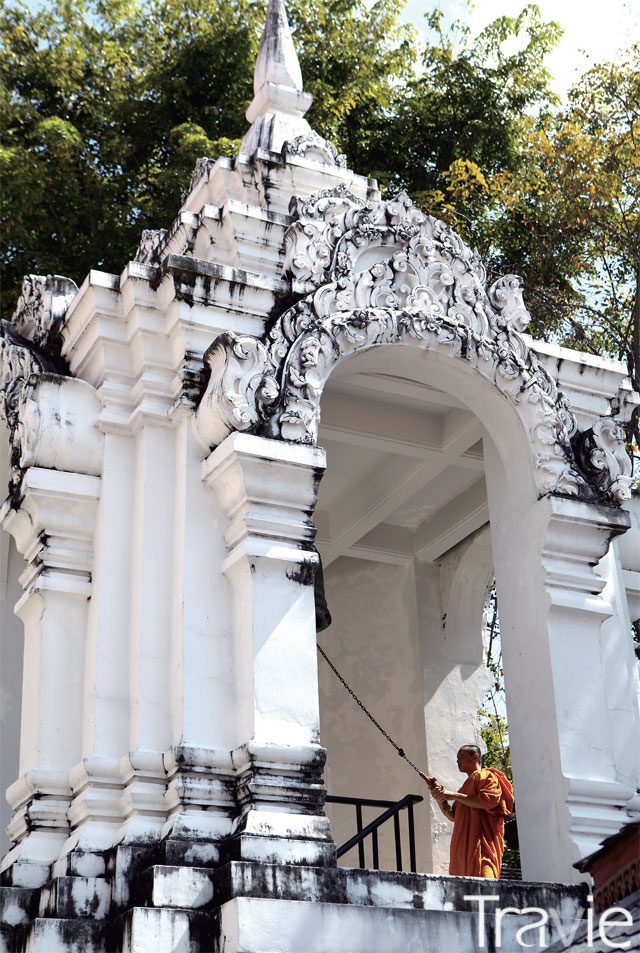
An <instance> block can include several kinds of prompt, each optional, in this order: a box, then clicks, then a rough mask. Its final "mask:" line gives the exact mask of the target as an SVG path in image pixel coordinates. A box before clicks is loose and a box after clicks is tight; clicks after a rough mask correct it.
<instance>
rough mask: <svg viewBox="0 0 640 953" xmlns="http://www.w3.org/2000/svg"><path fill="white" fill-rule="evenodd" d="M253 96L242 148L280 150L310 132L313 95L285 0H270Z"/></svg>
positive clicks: (249, 152) (254, 79)
mask: <svg viewBox="0 0 640 953" xmlns="http://www.w3.org/2000/svg"><path fill="white" fill-rule="evenodd" d="M253 89H254V97H253V101H252V103H251V105H250V106H249V108H248V110H247V119H248V120H249V122H250V123H252V126H251V129H250V130H249V131H248V132H247V134H246V136H245V137H244V139H243V141H242V149H241V151H242V152H243V153H245V155H253V154H254V153H255V151H256V149H267V150H271V151H274V152H279V151H280V149H281V148H282V146H283V144H284V143H285V142H287V141H291V140H293V139H295V138H296V137H298V136H306V135H308V134H309V133H310V132H311V127H310V126H309V123H308V122H307V121H306V119H305V118H304V114H305V113H306V112H307V110H308V109H309V106H310V105H311V102H312V97H311V96H310V95H309V93H305V92H304V91H303V88H302V73H301V71H300V63H299V62H298V57H297V55H296V51H295V48H294V45H293V40H292V38H291V31H290V29H289V22H288V20H287V13H286V10H285V7H284V0H269V9H268V11H267V22H266V24H265V28H264V33H263V34H262V40H261V41H260V49H259V50H258V57H257V59H256V67H255V73H254V77H253Z"/></svg>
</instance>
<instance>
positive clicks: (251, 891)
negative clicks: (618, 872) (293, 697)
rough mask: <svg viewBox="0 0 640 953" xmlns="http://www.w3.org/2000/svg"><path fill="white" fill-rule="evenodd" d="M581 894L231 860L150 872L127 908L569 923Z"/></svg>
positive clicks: (553, 887)
mask: <svg viewBox="0 0 640 953" xmlns="http://www.w3.org/2000/svg"><path fill="white" fill-rule="evenodd" d="M586 895H587V891H586V888H585V887H584V886H583V885H573V886H572V885H567V884H550V883H529V882H525V881H519V880H498V881H496V880H480V879H477V878H475V877H446V876H437V875H433V874H411V873H396V872H394V871H373V870H359V869H348V868H340V867H338V868H335V867H334V868H317V867H297V866H294V865H275V864H273V865H272V864H256V863H251V862H248V861H244V862H243V861H231V862H230V863H228V864H225V865H224V866H222V867H219V868H204V867H172V866H168V865H155V866H153V867H150V868H148V869H147V870H146V871H144V872H143V873H142V874H141V875H139V877H138V878H137V883H136V887H135V890H134V892H133V897H132V901H133V902H132V906H150V907H163V906H166V907H176V908H178V907H180V908H184V909H202V908H206V907H208V906H216V907H218V906H220V905H221V904H223V903H225V902H227V901H228V900H231V899H233V898H234V897H256V898H269V899H275V900H306V901H308V900H311V901H317V902H326V903H338V904H350V905H354V906H377V907H385V908H389V909H408V910H415V909H419V910H440V911H443V910H444V911H448V910H454V911H455V910H457V911H461V912H468V911H469V910H471V909H476V910H478V911H479V910H480V907H481V905H483V906H484V907H486V909H487V910H490V909H492V907H497V906H500V907H502V908H505V907H515V908H517V909H519V910H522V909H524V908H525V907H541V908H544V909H547V910H551V909H553V910H555V911H556V912H557V915H558V916H559V917H560V918H561V919H563V918H569V919H573V918H575V917H580V916H582V914H583V911H584V910H585V907H586ZM468 897H472V898H480V897H485V898H487V897H497V898H498V900H495V901H489V900H485V901H484V903H482V901H480V900H479V899H475V900H471V901H470V900H468V899H466V898H468Z"/></svg>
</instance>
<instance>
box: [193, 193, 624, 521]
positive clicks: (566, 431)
mask: <svg viewBox="0 0 640 953" xmlns="http://www.w3.org/2000/svg"><path fill="white" fill-rule="evenodd" d="M290 211H291V213H292V215H293V216H294V218H295V221H294V222H293V224H292V225H291V226H290V227H289V229H288V231H287V233H286V234H285V258H284V273H285V276H286V277H288V278H289V279H290V281H291V286H292V290H293V291H294V292H295V293H297V294H299V295H300V299H299V300H298V301H297V302H296V303H295V304H294V305H293V306H292V307H290V308H288V310H286V311H285V312H284V313H283V314H282V315H281V317H280V318H279V319H278V320H277V321H276V323H275V325H274V326H273V328H272V329H271V330H270V332H269V333H268V334H266V335H265V336H264V337H263V338H261V339H258V338H253V337H250V336H247V335H244V336H239V335H234V334H231V333H225V334H224V335H221V336H220V337H218V338H217V339H216V341H214V343H213V344H212V345H211V347H210V348H209V350H208V351H207V353H206V354H205V362H206V364H207V365H208V369H209V371H210V377H209V383H208V386H207V387H206V389H205V392H204V394H203V397H202V399H201V402H200V406H199V408H198V411H197V423H196V426H197V429H198V432H199V435H200V438H201V440H202V442H203V443H204V444H206V445H207V446H210V447H212V446H216V445H217V444H218V443H220V442H221V441H222V440H223V439H224V438H225V437H226V436H227V434H228V433H230V432H231V430H233V429H235V430H248V431H251V432H253V433H256V434H261V435H264V436H270V437H275V438H279V439H283V440H290V441H295V442H300V443H311V444H313V443H315V442H316V439H317V431H318V423H319V418H320V398H321V395H322V391H323V388H324V384H325V382H326V380H327V378H328V377H329V374H330V373H331V371H332V369H333V367H334V366H335V364H336V363H337V362H338V361H340V360H342V359H343V358H345V357H347V356H349V355H350V354H354V353H356V352H358V351H361V350H365V349H367V348H371V347H377V346H381V345H385V344H401V345H412V346H418V347H423V348H426V349H429V350H431V351H438V352H444V353H447V354H450V355H452V356H456V357H458V358H461V359H463V360H465V361H466V362H467V363H469V364H471V365H472V366H473V367H474V368H475V369H476V370H477V371H478V372H479V373H480V374H481V375H482V376H483V377H485V378H486V379H488V380H489V381H491V382H492V383H493V384H494V385H495V386H497V387H498V388H499V389H500V390H501V391H502V392H503V393H505V394H506V395H507V396H508V397H509V399H510V400H511V402H512V403H513V404H514V405H515V407H516V410H517V412H518V413H519V415H520V417H521V418H522V420H523V423H524V425H525V427H526V428H527V431H528V432H529V433H530V435H531V443H532V447H533V452H534V454H535V464H536V475H537V480H538V486H539V489H540V491H541V493H548V492H554V493H562V494H567V495H582V496H589V495H590V494H593V489H592V483H591V481H592V474H593V468H594V467H595V468H597V467H598V466H599V462H598V463H595V462H593V460H592V462H591V463H590V466H591V469H589V470H585V469H583V464H582V457H581V458H580V460H579V461H578V460H577V459H576V457H575V456H574V452H573V448H572V443H571V441H572V440H573V439H574V438H575V437H576V435H577V424H576V419H575V417H574V415H573V413H572V411H571V408H570V406H569V403H568V401H567V400H566V398H565V397H564V395H563V394H562V393H561V392H560V391H559V390H558V389H557V387H556V383H555V381H554V380H553V379H552V377H551V376H550V375H549V373H548V372H547V370H546V369H545V368H544V367H543V366H542V364H541V363H540V362H539V361H538V359H537V356H536V354H535V353H534V352H533V351H532V349H531V348H530V347H529V344H528V343H527V340H526V339H525V338H524V337H523V335H522V331H523V330H524V328H525V327H526V326H527V323H528V321H529V319H530V315H529V313H528V311H527V309H526V307H525V305H524V301H523V297H522V289H521V282H520V279H519V278H517V277H516V276H515V275H507V276H505V277H503V278H500V279H499V280H498V281H496V282H494V283H493V284H492V285H491V286H490V287H489V288H488V289H487V288H486V273H485V269H484V266H483V264H482V262H481V260H480V258H479V256H478V254H477V252H474V251H472V250H471V249H469V248H468V247H467V246H466V245H465V244H464V242H463V241H462V240H461V239H460V237H459V236H458V235H456V233H455V232H453V231H452V230H451V229H450V228H449V227H448V226H447V225H445V224H444V223H443V222H441V221H438V220H437V219H435V218H432V217H431V216H427V215H424V214H423V213H422V212H421V211H420V210H419V209H418V208H416V207H415V205H413V203H412V202H411V200H410V199H409V198H408V196H407V195H405V194H404V193H401V194H400V195H398V196H397V197H396V198H395V199H393V200H391V201H384V202H383V201H381V200H380V199H379V197H378V196H377V194H374V196H373V198H372V200H371V201H369V202H363V201H362V200H361V199H359V198H357V197H356V196H355V195H353V194H352V193H350V192H349V190H348V189H346V188H345V187H344V186H340V187H338V188H335V189H330V190H325V191H322V192H320V193H317V194H316V195H314V196H311V197H310V198H305V199H300V198H297V199H294V200H292V204H291V207H290ZM601 430H602V432H603V433H604V431H606V430H607V427H605V426H604V425H603V427H602V428H601ZM594 439H595V438H594ZM597 439H598V440H600V442H601V443H602V442H603V441H604V437H603V436H602V435H600V436H599V437H598V438H597ZM598 449H599V450H602V456H601V457H599V458H598V461H602V467H603V468H604V470H605V471H606V472H607V473H609V474H611V473H612V471H611V470H610V469H609V468H610V467H611V466H614V467H616V468H618V469H617V470H616V475H615V476H610V477H608V478H606V479H605V478H604V477H603V478H600V479H599V482H598V483H597V486H596V492H597V493H599V494H604V496H605V497H606V498H607V499H611V500H612V501H614V502H620V500H621V499H624V498H626V497H625V494H627V495H628V493H629V485H630V475H629V473H628V472H627V469H625V467H626V464H625V462H624V459H623V456H622V454H621V453H620V452H619V447H618V449H617V450H613V449H611V447H609V450H608V451H607V452H605V450H604V449H603V448H602V447H600V445H599V446H598ZM607 453H608V455H607ZM627 459H628V458H627ZM618 471H619V472H618ZM607 481H608V482H607Z"/></svg>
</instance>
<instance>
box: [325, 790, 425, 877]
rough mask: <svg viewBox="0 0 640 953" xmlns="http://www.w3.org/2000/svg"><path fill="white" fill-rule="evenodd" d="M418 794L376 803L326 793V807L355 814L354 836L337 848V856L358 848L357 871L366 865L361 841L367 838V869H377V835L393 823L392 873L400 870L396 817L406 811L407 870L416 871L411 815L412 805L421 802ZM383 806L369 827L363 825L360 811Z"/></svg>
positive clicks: (399, 836) (363, 842)
mask: <svg viewBox="0 0 640 953" xmlns="http://www.w3.org/2000/svg"><path fill="white" fill-rule="evenodd" d="M422 800H423V798H422V797H420V795H419V794H407V795H406V796H405V797H403V798H402V799H401V800H400V801H379V800H375V799H372V798H366V797H339V796H337V795H331V794H328V795H327V797H326V801H327V803H329V804H349V805H351V806H352V807H354V808H355V811H356V833H355V834H354V836H353V837H351V838H350V839H349V840H348V841H345V843H344V844H342V846H341V847H338V857H342V855H343V854H346V853H347V852H348V851H350V850H351V849H352V848H354V847H357V848H358V864H359V866H360V867H361V868H363V869H364V868H366V867H367V866H368V865H367V863H366V861H365V840H366V839H367V838H368V837H370V838H371V859H372V863H371V866H370V868H369V869H372V870H380V843H379V838H378V832H379V830H380V828H381V827H382V826H383V824H386V823H387V822H388V821H393V832H394V838H395V851H396V870H400V871H401V870H403V869H404V868H403V866H402V831H401V823H400V815H401V813H402V812H403V811H406V821H407V841H408V846H409V869H410V870H411V871H413V873H415V872H416V836H415V820H414V816H413V806H414V804H418V803H419V802H420V801H422ZM372 807H377V808H380V807H383V808H386V810H385V811H384V812H383V813H382V814H380V815H379V816H378V817H376V818H375V819H374V820H373V821H371V822H370V823H369V824H367V825H364V819H363V808H372Z"/></svg>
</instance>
